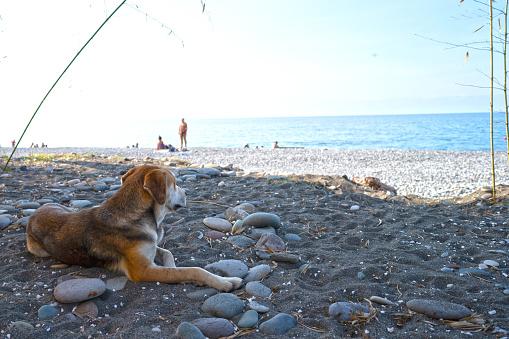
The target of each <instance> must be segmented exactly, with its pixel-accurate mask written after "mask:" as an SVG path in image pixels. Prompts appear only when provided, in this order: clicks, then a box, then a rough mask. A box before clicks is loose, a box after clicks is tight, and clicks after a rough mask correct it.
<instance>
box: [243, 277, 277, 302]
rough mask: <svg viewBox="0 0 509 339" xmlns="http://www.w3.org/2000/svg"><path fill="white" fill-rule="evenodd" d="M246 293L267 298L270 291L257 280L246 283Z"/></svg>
mask: <svg viewBox="0 0 509 339" xmlns="http://www.w3.org/2000/svg"><path fill="white" fill-rule="evenodd" d="M246 293H247V294H249V295H251V296H254V297H257V298H268V297H270V295H271V294H272V291H271V289H270V288H268V287H267V286H265V285H264V284H262V283H261V282H259V281H250V282H248V283H247V284H246Z"/></svg>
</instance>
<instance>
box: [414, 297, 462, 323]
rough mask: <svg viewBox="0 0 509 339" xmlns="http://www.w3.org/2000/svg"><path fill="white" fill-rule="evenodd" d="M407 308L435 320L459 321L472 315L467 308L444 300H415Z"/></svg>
mask: <svg viewBox="0 0 509 339" xmlns="http://www.w3.org/2000/svg"><path fill="white" fill-rule="evenodd" d="M406 307H408V309H409V310H411V311H414V312H416V313H421V314H424V315H427V316H428V317H430V318H433V319H444V320H458V319H461V318H465V317H468V316H470V315H472V311H470V310H469V309H468V308H467V307H465V306H463V305H459V304H454V303H450V302H447V301H442V300H427V299H413V300H410V301H408V302H407V303H406Z"/></svg>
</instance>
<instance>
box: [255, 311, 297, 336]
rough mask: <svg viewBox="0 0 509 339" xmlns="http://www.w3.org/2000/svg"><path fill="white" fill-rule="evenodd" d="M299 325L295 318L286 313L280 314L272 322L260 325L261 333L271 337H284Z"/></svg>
mask: <svg viewBox="0 0 509 339" xmlns="http://www.w3.org/2000/svg"><path fill="white" fill-rule="evenodd" d="M295 325H297V321H296V320H295V318H294V317H292V316H291V315H289V314H286V313H279V314H277V315H276V316H275V317H273V318H272V319H270V320H267V321H265V322H263V323H261V324H260V326H259V329H260V332H262V333H264V334H269V335H282V334H285V333H286V332H288V331H290V330H291V329H292V328H294V327H295Z"/></svg>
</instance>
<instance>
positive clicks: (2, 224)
mask: <svg viewBox="0 0 509 339" xmlns="http://www.w3.org/2000/svg"><path fill="white" fill-rule="evenodd" d="M10 224H11V219H9V218H7V217H4V216H1V215H0V229H2V228H6V227H7V226H9V225H10Z"/></svg>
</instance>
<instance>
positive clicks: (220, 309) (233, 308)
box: [201, 293, 244, 319]
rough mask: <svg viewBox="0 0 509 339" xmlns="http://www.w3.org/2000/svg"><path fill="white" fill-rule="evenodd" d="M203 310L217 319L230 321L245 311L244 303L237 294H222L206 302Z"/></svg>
mask: <svg viewBox="0 0 509 339" xmlns="http://www.w3.org/2000/svg"><path fill="white" fill-rule="evenodd" d="M201 309H202V311H203V312H204V313H208V314H211V315H213V316H215V317H218V318H225V319H230V318H233V317H234V316H236V315H237V314H239V313H241V312H242V311H243V310H244V303H243V302H242V300H240V299H239V297H237V296H236V295H235V294H232V293H220V294H216V295H214V296H212V297H210V298H208V299H207V300H205V302H204V303H203V305H202V307H201Z"/></svg>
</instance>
